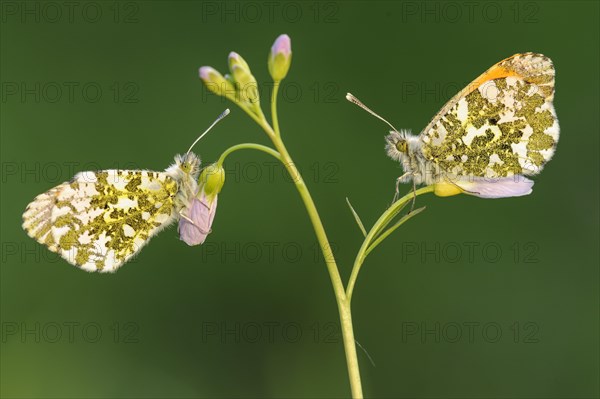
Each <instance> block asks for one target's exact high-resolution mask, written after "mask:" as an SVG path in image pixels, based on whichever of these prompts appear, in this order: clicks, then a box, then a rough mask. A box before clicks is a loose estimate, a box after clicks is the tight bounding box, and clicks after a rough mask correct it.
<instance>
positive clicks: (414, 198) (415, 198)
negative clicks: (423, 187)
mask: <svg viewBox="0 0 600 399" xmlns="http://www.w3.org/2000/svg"><path fill="white" fill-rule="evenodd" d="M412 193H413V197H412V204H411V206H410V211H408V213H411V212H412V211H413V210H414V209H415V202H416V201H417V183H415V179H413V187H412Z"/></svg>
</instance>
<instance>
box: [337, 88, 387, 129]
mask: <svg viewBox="0 0 600 399" xmlns="http://www.w3.org/2000/svg"><path fill="white" fill-rule="evenodd" d="M346 100H348V101H350V102H351V103H354V104H356V105H358V106H359V107H361V108H362V109H364V110H365V111H367V112H368V113H370V114H371V115H373V116H374V117H375V118H377V119H379V120H380V121H383V122H385V123H386V124H387V125H388V126H389V127H391V128H392V129H394V131H395V132H397V131H398V129H396V128H395V127H394V125H392V124H391V123H389V122H388V121H386V120H385V119H383V118H382V117H381V116H379V115H377V114H376V113H375V112H374V111H373V110H371V108H369V107H367V106H366V105H365V104H363V103H362V102H361V101H360V100H359V99H358V98H356V97H354V95H352V94H351V93H348V94H346Z"/></svg>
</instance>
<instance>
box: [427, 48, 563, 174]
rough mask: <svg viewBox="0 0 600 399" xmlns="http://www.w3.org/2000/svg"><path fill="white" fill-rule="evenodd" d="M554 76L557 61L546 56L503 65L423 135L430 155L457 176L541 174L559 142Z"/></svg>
mask: <svg viewBox="0 0 600 399" xmlns="http://www.w3.org/2000/svg"><path fill="white" fill-rule="evenodd" d="M554 75H555V73H554V67H553V65H552V62H551V61H550V59H549V58H547V57H545V56H543V55H541V54H533V53H526V54H517V55H515V56H513V57H510V58H508V59H506V60H504V61H501V62H499V63H498V64H496V65H495V66H493V67H492V68H490V69H489V70H488V71H487V72H485V73H484V74H482V75H481V76H480V77H479V78H477V79H476V80H475V81H473V83H471V84H470V85H469V86H467V88H465V89H464V90H463V91H462V92H461V93H459V94H458V95H457V96H455V97H454V98H453V99H452V100H450V101H449V102H448V104H447V105H446V106H445V107H443V108H442V111H440V113H438V115H437V116H436V118H434V120H433V121H432V122H431V123H430V124H429V126H427V128H426V129H425V130H423V132H422V133H421V135H420V138H421V140H422V142H423V154H424V156H425V157H426V158H427V159H428V160H429V161H432V162H434V163H435V164H436V165H438V166H439V169H440V170H442V171H444V172H446V173H448V174H452V175H456V176H476V177H489V178H499V177H508V176H513V175H534V174H537V173H539V172H540V171H541V169H542V167H543V165H544V164H545V163H546V162H547V161H549V160H550V159H551V158H552V155H553V154H554V150H555V147H556V143H557V142H558V137H559V126H558V119H557V117H556V113H555V111H554V106H553V104H552V100H553V98H554Z"/></svg>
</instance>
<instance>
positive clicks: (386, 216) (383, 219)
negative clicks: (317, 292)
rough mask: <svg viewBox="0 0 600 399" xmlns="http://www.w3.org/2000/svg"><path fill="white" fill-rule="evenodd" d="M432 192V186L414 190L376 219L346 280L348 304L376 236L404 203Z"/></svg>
mask: <svg viewBox="0 0 600 399" xmlns="http://www.w3.org/2000/svg"><path fill="white" fill-rule="evenodd" d="M432 191H433V185H431V186H426V187H423V188H420V189H418V190H416V191H415V192H414V193H413V192H410V193H408V194H406V195H405V196H404V197H402V198H400V199H399V200H398V201H396V202H394V203H393V204H392V205H391V206H390V207H389V208H388V209H387V210H386V211H385V212H383V214H382V215H381V216H380V217H379V219H377V221H376V222H375V224H374V225H373V227H371V230H369V233H368V234H367V236H366V237H365V240H364V241H363V243H362V245H361V247H360V249H359V250H358V253H357V254H356V259H355V260H354V266H353V267H352V272H351V274H350V279H349V280H348V285H347V288H346V298H347V300H348V303H350V301H351V300H352V293H353V292H354V286H355V285H356V279H357V277H358V272H359V271H360V268H361V266H362V264H363V263H364V261H365V258H366V257H367V254H368V253H369V252H370V248H371V243H372V242H373V241H374V240H375V239H376V238H377V236H378V234H379V233H380V232H381V231H382V230H383V229H384V228H385V227H386V226H387V225H388V224H389V223H390V222H391V221H392V219H393V218H394V216H395V215H396V214H397V213H398V210H399V209H400V208H402V207H403V206H404V205H405V204H406V203H408V202H409V201H412V199H413V197H414V196H418V195H421V194H425V193H430V192H432Z"/></svg>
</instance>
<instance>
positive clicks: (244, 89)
mask: <svg viewBox="0 0 600 399" xmlns="http://www.w3.org/2000/svg"><path fill="white" fill-rule="evenodd" d="M228 61H229V70H230V71H231V75H232V77H233V80H234V81H235V83H236V84H237V89H238V93H239V99H240V101H243V102H249V103H251V104H258V102H259V96H258V83H257V82H256V78H255V77H254V76H253V75H252V72H251V71H250V67H249V66H248V63H247V62H246V61H245V60H244V59H243V58H242V57H241V56H240V55H239V54H238V53H236V52H233V51H232V52H231V53H229V58H228Z"/></svg>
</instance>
